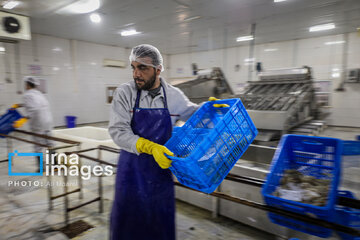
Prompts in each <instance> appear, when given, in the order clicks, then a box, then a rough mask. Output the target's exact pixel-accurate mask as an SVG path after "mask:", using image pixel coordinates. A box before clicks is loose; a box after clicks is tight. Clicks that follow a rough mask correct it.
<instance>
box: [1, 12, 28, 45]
mask: <svg viewBox="0 0 360 240" xmlns="http://www.w3.org/2000/svg"><path fill="white" fill-rule="evenodd" d="M0 24H1V28H0V39H10V40H31V31H30V20H29V17H27V16H22V15H18V14H13V13H7V12H0Z"/></svg>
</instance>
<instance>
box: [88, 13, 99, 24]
mask: <svg viewBox="0 0 360 240" xmlns="http://www.w3.org/2000/svg"><path fill="white" fill-rule="evenodd" d="M90 20H91V21H92V22H93V23H99V22H101V17H100V15H99V14H98V13H92V14H91V15H90Z"/></svg>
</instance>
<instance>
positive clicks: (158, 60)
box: [129, 44, 164, 71]
mask: <svg viewBox="0 0 360 240" xmlns="http://www.w3.org/2000/svg"><path fill="white" fill-rule="evenodd" d="M129 60H130V62H132V61H134V62H138V63H141V64H144V65H146V66H151V67H154V68H156V69H160V70H161V71H164V66H163V58H162V56H161V53H160V51H159V50H158V49H157V48H156V47H154V46H152V45H149V44H141V45H138V46H136V47H134V48H133V49H132V50H131V54H130V56H129Z"/></svg>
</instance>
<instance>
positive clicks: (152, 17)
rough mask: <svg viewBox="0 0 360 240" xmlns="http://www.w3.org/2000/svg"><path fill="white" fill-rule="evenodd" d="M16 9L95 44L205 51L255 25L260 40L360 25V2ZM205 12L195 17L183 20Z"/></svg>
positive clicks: (42, 1) (49, 0)
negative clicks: (96, 17)
mask: <svg viewBox="0 0 360 240" xmlns="http://www.w3.org/2000/svg"><path fill="white" fill-rule="evenodd" d="M25 2H26V3H23V4H21V5H20V6H19V7H18V8H15V9H13V11H12V12H15V13H21V14H24V15H28V16H30V17H31V27H32V32H33V33H41V34H47V35H52V36H58V37H63V38H69V39H78V40H84V41H90V42H95V43H101V44H107V45H116V46H121V47H133V46H134V45H137V44H140V43H149V44H153V45H155V46H157V47H158V48H159V49H160V50H161V51H162V52H163V53H167V54H174V53H184V52H190V51H203V50H209V49H216V48H222V47H231V46H238V45H240V44H249V42H244V43H238V42H236V37H238V36H242V35H250V29H251V24H252V23H256V34H255V36H256V40H255V41H256V43H267V42H275V41H284V40H291V39H299V38H309V37H314V36H322V35H330V34H340V33H345V32H354V31H356V28H357V27H360V0H288V1H286V2H281V3H274V2H273V0H102V2H101V7H100V8H99V9H98V10H97V11H96V12H98V13H100V14H101V16H102V22H101V23H99V24H95V23H92V22H90V20H89V14H73V15H70V14H67V15H65V14H59V13H58V10H59V9H61V8H63V7H64V6H67V5H68V4H70V3H73V2H76V1H75V0H28V1H25ZM193 16H201V18H199V19H195V20H192V21H188V22H186V21H183V20H184V19H185V18H189V17H193ZM329 22H334V23H335V25H336V28H335V29H333V30H329V31H323V32H316V33H314V32H312V33H310V32H309V31H308V28H309V27H310V26H312V25H318V24H324V23H329ZM129 28H135V29H136V30H137V31H140V32H142V34H139V35H135V36H129V37H122V36H120V35H119V34H118V32H119V31H120V30H125V29H129Z"/></svg>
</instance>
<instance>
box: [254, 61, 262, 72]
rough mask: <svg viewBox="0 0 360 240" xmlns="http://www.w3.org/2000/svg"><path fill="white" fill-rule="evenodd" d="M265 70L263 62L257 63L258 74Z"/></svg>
mask: <svg viewBox="0 0 360 240" xmlns="http://www.w3.org/2000/svg"><path fill="white" fill-rule="evenodd" d="M262 71H263V68H262V64H261V62H257V63H256V74H259V73H261V72H262Z"/></svg>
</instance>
